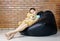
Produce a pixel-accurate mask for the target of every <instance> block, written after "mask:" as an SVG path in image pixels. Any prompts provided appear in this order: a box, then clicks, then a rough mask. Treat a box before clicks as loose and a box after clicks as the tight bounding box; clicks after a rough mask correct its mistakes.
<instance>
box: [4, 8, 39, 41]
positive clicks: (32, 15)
mask: <svg viewBox="0 0 60 41" xmlns="http://www.w3.org/2000/svg"><path fill="white" fill-rule="evenodd" d="M39 17H40V16H39V15H37V13H36V10H35V8H30V10H29V13H27V17H26V18H25V19H24V20H23V21H22V22H19V23H18V25H19V26H18V28H16V29H15V30H13V31H10V32H8V33H6V34H5V36H6V37H7V39H9V40H10V39H12V38H13V37H14V35H15V34H16V33H17V32H21V31H23V30H25V29H26V28H27V27H28V26H31V25H32V24H34V23H35V22H36V21H37V20H38V19H39Z"/></svg>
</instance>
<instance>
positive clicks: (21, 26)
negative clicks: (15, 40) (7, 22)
mask: <svg viewBox="0 0 60 41" xmlns="http://www.w3.org/2000/svg"><path fill="white" fill-rule="evenodd" d="M27 27H28V25H27V24H26V23H22V24H21V25H20V26H19V27H18V28H16V29H15V30H13V31H10V32H8V33H6V36H7V38H9V39H11V37H13V35H15V34H16V33H17V32H20V31H23V30H24V29H26V28H27ZM10 36H11V37H10Z"/></svg>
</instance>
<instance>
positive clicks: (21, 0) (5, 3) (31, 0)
mask: <svg viewBox="0 0 60 41" xmlns="http://www.w3.org/2000/svg"><path fill="white" fill-rule="evenodd" d="M31 7H34V8H36V10H37V11H41V10H43V11H45V10H51V11H52V12H53V13H54V15H56V4H55V3H54V1H53V0H0V27H1V28H4V27H5V28H7V27H8V28H11V27H18V25H17V23H18V22H19V21H22V20H23V19H24V18H25V17H26V14H27V12H28V10H29V8H31Z"/></svg>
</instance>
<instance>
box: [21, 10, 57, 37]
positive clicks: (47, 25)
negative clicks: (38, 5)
mask: <svg viewBox="0 0 60 41" xmlns="http://www.w3.org/2000/svg"><path fill="white" fill-rule="evenodd" d="M37 15H40V16H41V17H40V18H39V20H38V21H37V22H36V23H35V24H33V25H32V26H30V27H28V28H26V29H25V30H24V31H22V32H20V33H21V34H22V35H28V36H49V35H53V34H56V33H57V26H56V22H55V18H54V15H53V13H52V12H51V11H49V10H48V11H45V12H43V11H40V12H38V13H37Z"/></svg>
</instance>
